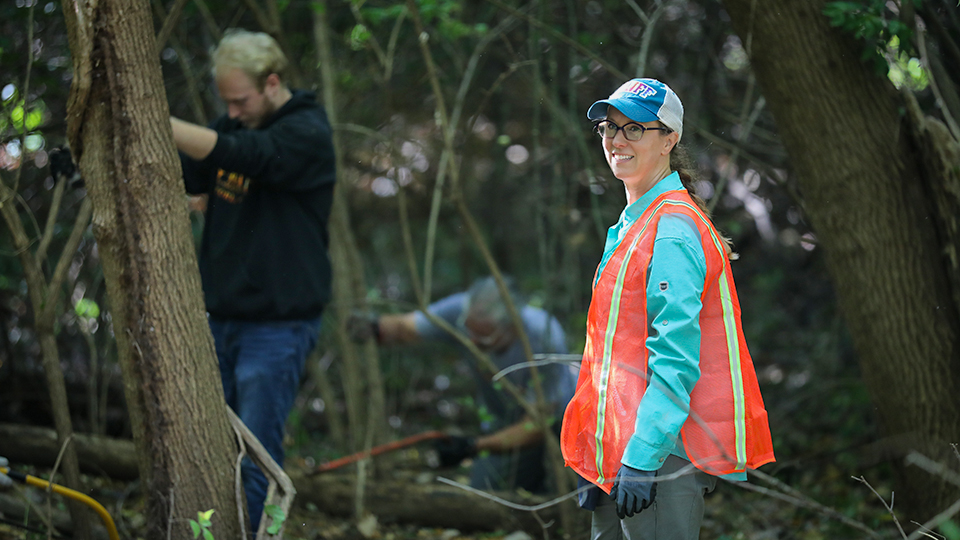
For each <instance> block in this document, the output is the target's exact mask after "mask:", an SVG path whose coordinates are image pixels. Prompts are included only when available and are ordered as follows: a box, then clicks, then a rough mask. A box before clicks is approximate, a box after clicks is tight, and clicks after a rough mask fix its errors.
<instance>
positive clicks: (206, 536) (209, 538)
mask: <svg viewBox="0 0 960 540" xmlns="http://www.w3.org/2000/svg"><path fill="white" fill-rule="evenodd" d="M203 540H213V533H212V532H210V529H204V530H203Z"/></svg>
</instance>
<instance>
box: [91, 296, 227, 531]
mask: <svg viewBox="0 0 960 540" xmlns="http://www.w3.org/2000/svg"><path fill="white" fill-rule="evenodd" d="M73 310H74V311H75V312H76V313H77V316H78V317H88V318H91V319H95V318H97V317H99V316H100V306H98V305H97V303H96V302H95V301H93V300H90V299H89V298H81V299H80V300H79V301H78V302H77V305H76V306H74V307H73ZM212 511H213V510H211V512H212ZM197 517H200V518H201V520H202V519H203V518H202V517H201V514H200V512H197Z"/></svg>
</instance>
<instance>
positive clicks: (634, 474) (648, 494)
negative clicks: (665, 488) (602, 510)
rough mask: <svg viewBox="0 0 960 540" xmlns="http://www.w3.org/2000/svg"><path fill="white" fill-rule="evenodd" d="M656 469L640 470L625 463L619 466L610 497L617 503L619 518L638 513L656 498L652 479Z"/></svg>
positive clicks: (655, 487) (654, 484) (655, 484)
mask: <svg viewBox="0 0 960 540" xmlns="http://www.w3.org/2000/svg"><path fill="white" fill-rule="evenodd" d="M656 476H657V471H641V470H640V469H634V468H633V467H630V466H627V465H621V466H620V472H618V473H617V478H616V480H614V481H613V489H611V490H610V498H611V499H613V502H615V503H616V504H617V516H618V517H619V518H620V519H623V518H628V517H630V516H632V515H634V514H639V513H640V511H641V510H643V509H644V508H647V507H648V506H650V505H651V504H653V500H654V499H656V498H657V483H656V482H654V481H653V479H654V477H656Z"/></svg>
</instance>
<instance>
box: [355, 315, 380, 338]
mask: <svg viewBox="0 0 960 540" xmlns="http://www.w3.org/2000/svg"><path fill="white" fill-rule="evenodd" d="M347 335H348V336H350V339H352V340H353V341H354V342H356V343H362V342H364V341H367V340H370V339H375V340H377V343H380V315H378V314H376V313H374V312H372V311H354V312H353V313H351V314H350V316H349V317H347Z"/></svg>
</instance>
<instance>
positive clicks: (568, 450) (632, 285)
mask: <svg viewBox="0 0 960 540" xmlns="http://www.w3.org/2000/svg"><path fill="white" fill-rule="evenodd" d="M668 213H677V214H683V215H686V216H689V217H690V218H691V219H693V222H694V223H696V224H697V228H698V229H699V231H700V237H701V239H702V244H703V252H704V255H705V256H706V263H707V273H706V282H705V283H704V288H703V294H702V295H701V301H702V304H703V307H702V309H701V311H700V335H701V337H700V372H701V375H700V378H699V379H698V381H697V383H696V385H695V386H694V388H693V391H692V392H691V393H690V416H689V417H688V418H687V421H686V422H685V423H684V424H683V427H682V428H681V429H680V437H681V440H682V441H683V448H684V450H685V451H686V453H687V456H688V457H689V458H690V460H691V461H692V462H693V464H694V465H696V466H697V468H699V469H701V470H703V471H704V472H707V473H710V474H713V475H723V474H729V473H735V472H743V471H745V470H746V469H747V468H748V467H749V468H753V469H755V468H757V467H759V466H761V465H763V464H764V463H770V462H772V461H774V457H773V443H772V442H771V440H770V427H769V425H768V424H767V411H766V410H765V409H764V407H763V398H762V397H761V395H760V387H759V385H758V384H757V375H756V372H755V371H754V368H753V361H752V360H751V359H750V353H749V351H747V344H746V341H745V340H744V337H743V328H742V326H741V323H740V302H739V300H738V299H737V291H736V289H735V288H734V283H733V274H732V272H731V268H730V262H729V260H728V259H727V256H726V253H725V251H724V244H723V241H722V240H721V239H720V235H719V234H718V233H717V231H716V229H715V228H714V227H713V224H712V223H711V222H710V220H709V219H708V218H707V217H706V216H705V215H704V213H703V212H702V211H701V210H700V208H699V207H697V205H696V203H694V202H693V200H692V199H691V198H690V195H689V194H688V193H687V191H686V190H676V191H668V192H666V193H664V194H662V195H660V196H659V197H658V198H657V199H655V200H654V201H653V202H652V203H651V204H650V206H649V207H648V208H647V210H646V211H645V212H644V213H643V215H642V216H641V217H640V219H639V220H637V221H636V222H635V223H634V224H633V225H632V226H631V227H630V230H629V231H627V234H626V236H625V237H624V238H623V240H622V241H621V242H620V245H619V246H617V248H616V250H615V251H614V253H613V255H612V256H611V257H610V259H609V261H607V264H606V266H605V268H604V271H603V273H602V274H600V275H598V276H597V277H596V279H594V286H593V299H592V300H591V302H590V311H589V313H588V315H587V343H586V346H585V347H584V351H583V361H582V363H581V364H580V378H579V381H578V382H577V391H576V393H575V394H574V396H573V399H572V400H571V401H570V404H569V405H568V406H567V410H566V413H565V414H564V415H563V428H562V431H561V434H560V446H561V450H562V452H563V458H564V461H565V462H566V465H567V466H568V467H571V468H572V469H573V470H574V471H576V472H577V474H579V475H580V476H582V477H583V478H584V479H585V480H588V481H590V482H593V483H594V484H597V485H598V486H600V487H601V488H602V489H603V490H604V491H606V492H607V493H609V492H610V488H611V487H612V486H613V483H612V482H613V479H614V478H615V477H616V475H617V471H619V469H620V459H621V458H622V457H623V452H624V450H625V449H626V447H627V443H628V442H629V440H630V437H631V436H632V435H633V432H634V426H635V425H636V419H637V407H638V406H639V404H640V398H642V397H643V393H644V391H645V390H646V385H647V384H646V373H647V358H648V355H649V352H648V350H647V347H646V341H647V335H648V328H647V294H646V287H647V269H648V267H649V265H650V259H651V257H652V256H653V242H654V240H655V239H656V236H657V226H658V224H659V221H660V218H662V217H663V216H664V215H666V214H668Z"/></svg>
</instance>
